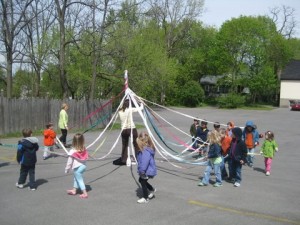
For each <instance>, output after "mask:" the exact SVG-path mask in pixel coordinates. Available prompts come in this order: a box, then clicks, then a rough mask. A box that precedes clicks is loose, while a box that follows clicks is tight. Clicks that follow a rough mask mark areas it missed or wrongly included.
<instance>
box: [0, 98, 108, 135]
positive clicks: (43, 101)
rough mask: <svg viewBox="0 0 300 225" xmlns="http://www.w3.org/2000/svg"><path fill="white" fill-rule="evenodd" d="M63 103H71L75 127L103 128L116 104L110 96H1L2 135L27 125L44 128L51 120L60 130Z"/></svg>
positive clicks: (70, 124) (35, 128) (73, 126)
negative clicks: (73, 98) (62, 97)
mask: <svg viewBox="0 0 300 225" xmlns="http://www.w3.org/2000/svg"><path fill="white" fill-rule="evenodd" d="M62 103H67V104H68V105H69V109H68V117H69V122H68V125H69V129H71V130H75V129H76V130H78V129H90V128H92V127H93V128H103V127H105V126H106V124H107V123H108V122H109V120H110V118H111V114H112V105H111V103H109V102H108V101H107V100H106V101H104V100H92V101H91V100H89V101H87V100H65V101H62V100H55V99H47V98H29V99H8V98H5V97H3V96H0V135H3V134H9V133H16V132H20V133H21V131H22V129H24V128H31V129H32V130H33V131H36V130H43V129H45V126H46V124H47V123H49V122H52V123H53V124H54V128H55V130H56V131H58V117H59V112H60V110H61V104H62Z"/></svg>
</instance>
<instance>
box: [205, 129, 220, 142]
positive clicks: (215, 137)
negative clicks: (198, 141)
mask: <svg viewBox="0 0 300 225" xmlns="http://www.w3.org/2000/svg"><path fill="white" fill-rule="evenodd" d="M207 141H208V142H209V143H210V144H219V145H221V135H220V133H219V132H218V131H217V130H213V131H211V132H209V133H208V134H207Z"/></svg>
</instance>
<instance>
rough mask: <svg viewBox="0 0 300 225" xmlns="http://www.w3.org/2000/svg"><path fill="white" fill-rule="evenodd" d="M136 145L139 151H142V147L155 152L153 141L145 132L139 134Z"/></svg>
mask: <svg viewBox="0 0 300 225" xmlns="http://www.w3.org/2000/svg"><path fill="white" fill-rule="evenodd" d="M136 142H137V145H138V146H139V150H140V151H143V149H144V147H150V148H152V149H153V150H154V151H155V147H154V144H153V141H152V139H151V137H150V136H149V134H148V133H146V132H145V131H143V132H141V133H140V134H139V136H138V137H137V139H136Z"/></svg>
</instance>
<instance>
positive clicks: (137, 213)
mask: <svg viewBox="0 0 300 225" xmlns="http://www.w3.org/2000/svg"><path fill="white" fill-rule="evenodd" d="M173 110H175V111H176V112H180V113H184V114H186V115H190V116H195V117H198V118H203V119H207V120H208V121H211V122H216V121H218V122H220V123H222V124H226V123H227V122H228V121H234V122H235V124H237V125H238V126H244V124H245V122H246V121H247V120H253V121H254V122H255V123H256V124H257V127H258V131H259V132H260V133H264V132H265V131H267V130H272V131H273V132H274V133H275V139H276V141H277V142H278V145H279V152H278V153H277V154H276V156H275V158H274V160H273V164H272V171H271V175H270V176H266V175H265V173H264V162H263V157H262V156H256V157H255V162H254V168H250V167H248V166H244V167H243V170H242V178H243V180H242V183H241V186H240V187H238V188H237V187H233V184H232V183H228V182H225V181H224V182H223V186H222V187H213V185H212V184H213V182H214V181H215V177H214V176H211V181H212V182H211V185H209V186H206V187H199V186H197V184H198V182H199V180H200V178H201V177H202V175H203V172H204V169H205V166H199V165H190V164H183V163H176V161H174V160H171V161H172V162H174V163H175V165H176V166H174V165H172V164H171V163H169V162H167V161H166V160H164V159H163V158H162V157H161V156H160V155H159V154H156V162H157V167H158V175H157V176H156V177H155V178H154V179H153V180H150V183H151V184H152V185H153V186H154V187H155V188H156V189H157V192H156V193H155V198H154V199H152V200H150V202H149V203H147V204H138V203H137V200H138V198H139V196H140V195H141V190H140V186H139V183H138V175H137V171H136V170H137V168H136V165H132V166H131V167H127V166H115V165H113V164H112V161H113V160H115V159H116V158H118V157H119V156H120V153H121V140H119V142H118V144H117V146H116V148H115V149H113V150H112V152H111V154H109V155H108V156H107V157H106V158H105V159H102V160H91V161H89V162H88V164H87V166H88V168H87V171H86V172H85V174H84V179H85V183H86V186H87V189H88V194H89V198H88V199H80V198H79V196H78V195H77V196H69V195H67V193H66V190H67V189H69V188H71V187H72V183H73V177H72V174H65V173H64V168H65V164H66V158H65V157H62V156H58V157H52V158H49V159H47V160H43V159H42V149H40V150H39V152H38V162H37V166H36V181H37V184H38V187H37V190H36V191H30V190H28V188H24V189H18V188H16V186H15V183H16V181H17V179H18V176H19V168H20V166H19V165H18V164H17V163H16V161H15V160H14V158H15V154H16V149H15V148H14V147H13V145H15V144H16V143H17V140H18V139H17V138H10V139H2V140H1V142H2V143H4V144H5V146H0V180H1V183H0V187H1V188H0V190H1V195H0V224H1V225H21V224H22V225H40V224H46V225H52V224H53V225H63V224H64V225H65V224H68V225H69V224H76V225H95V224H104V225H106V224H112V225H117V224H124V225H134V224H139V225H140V224H143V225H144V224H153V225H154V224H160V225H164V224H176V225H177V224H191V225H193V224H206V225H212V224H222V225H227V224H228V225H229V224H230V225H232V224H243V225H257V224H262V225H271V224H272V225H279V224H296V225H300V197H299V196H300V188H299V187H300V179H299V178H300V163H299V162H300V149H299V137H300V129H299V127H300V126H299V125H300V112H295V111H289V110H288V109H286V108H275V109H273V110H270V111H263V110H222V109H215V108H194V109H190V108H173ZM156 113H157V114H158V115H160V116H162V117H163V118H166V119H167V120H168V121H170V124H172V125H175V126H176V127H178V128H180V129H182V130H184V131H185V132H187V133H188V131H189V127H190V125H191V124H192V119H191V118H187V117H185V116H183V115H182V114H180V113H174V112H173V111H168V110H157V111H156ZM135 121H136V123H141V124H142V120H141V119H140V118H138V117H137V118H135ZM168 128H169V129H170V128H171V130H172V131H173V132H174V135H176V136H180V133H178V132H177V131H176V129H174V128H173V127H172V126H171V125H170V126H169V127H168ZM209 128H210V129H212V128H213V126H212V124H209ZM139 130H142V128H140V129H139ZM99 134H100V133H99V132H87V133H86V134H85V137H86V143H87V144H90V143H92V142H93V141H94V140H96V138H97V137H98V136H99ZM72 135H73V134H72V133H70V134H69V135H68V138H71V137H72ZM118 135H119V131H118V130H111V131H108V132H107V134H106V137H105V141H104V142H103V143H102V142H101V143H97V144H95V146H94V147H93V148H92V149H93V151H92V152H91V153H93V154H94V157H102V156H105V154H107V153H108V152H109V151H110V150H111V148H112V145H113V143H114V142H115V140H116V138H117V137H118ZM38 138H39V140H40V143H41V144H42V137H38ZM183 139H184V138H183ZM185 139H186V138H185ZM262 141H263V140H262V139H261V142H262ZM10 145H11V146H10ZM56 151H57V152H58V153H63V151H62V150H61V149H60V150H56ZM257 152H259V148H258V149H257Z"/></svg>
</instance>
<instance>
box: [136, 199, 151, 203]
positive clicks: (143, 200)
mask: <svg viewBox="0 0 300 225" xmlns="http://www.w3.org/2000/svg"><path fill="white" fill-rule="evenodd" d="M148 202H149V199H148V198H147V199H145V198H140V199H139V200H137V203H148Z"/></svg>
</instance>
